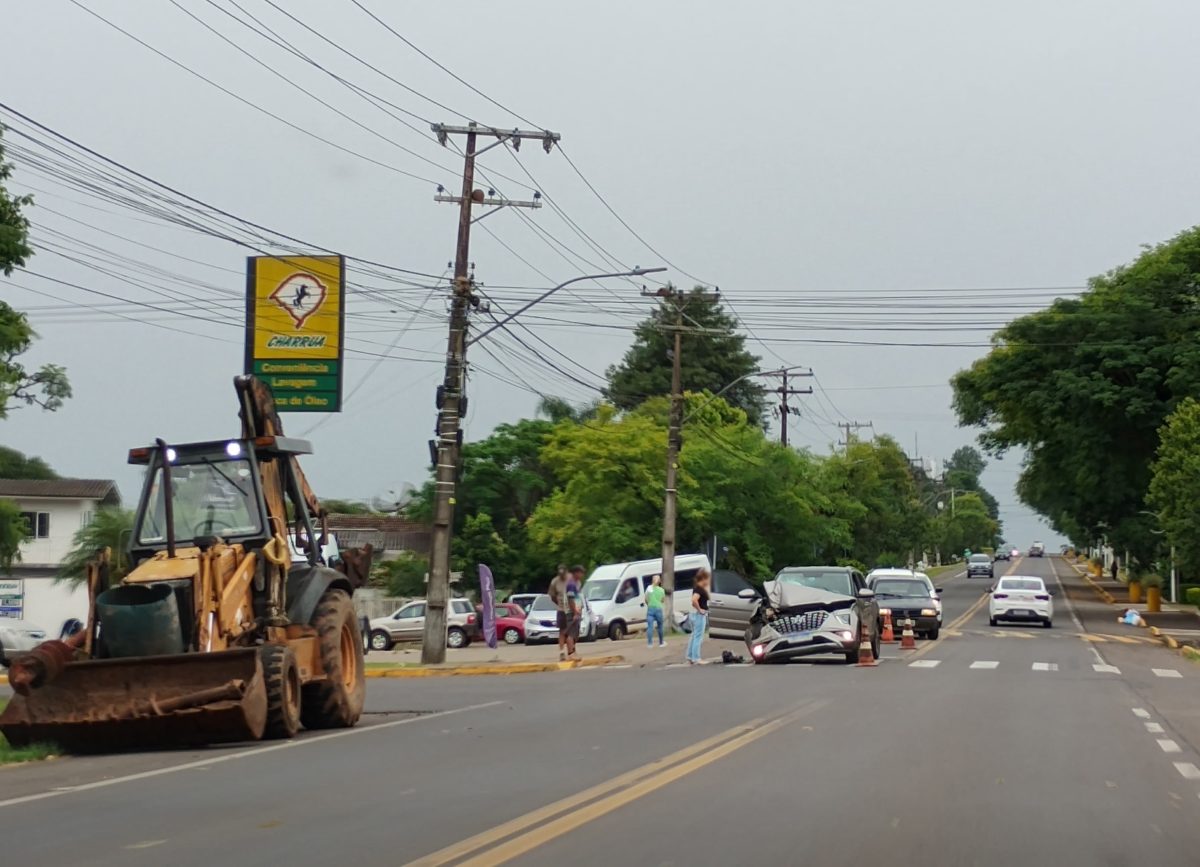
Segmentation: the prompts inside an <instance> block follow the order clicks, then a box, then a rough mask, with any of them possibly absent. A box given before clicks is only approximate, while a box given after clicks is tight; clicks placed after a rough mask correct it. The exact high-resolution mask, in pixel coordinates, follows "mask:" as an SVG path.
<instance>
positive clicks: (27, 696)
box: [0, 376, 372, 751]
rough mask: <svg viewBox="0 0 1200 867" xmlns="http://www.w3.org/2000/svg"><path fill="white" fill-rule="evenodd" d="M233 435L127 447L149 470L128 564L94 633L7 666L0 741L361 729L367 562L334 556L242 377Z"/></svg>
mask: <svg viewBox="0 0 1200 867" xmlns="http://www.w3.org/2000/svg"><path fill="white" fill-rule="evenodd" d="M234 385H235V387H236V389H237V394H238V400H239V403H240V415H241V419H242V431H241V436H239V437H238V438H236V439H229V440H218V441H214V442H201V443H190V444H187V445H182V444H168V443H166V442H164V441H162V440H158V441H157V442H156V444H155V445H154V446H153V447H149V448H136V449H133V450H132V451H130V453H129V461H130V463H133V464H140V465H144V466H145V467H146V475H145V481H144V484H143V488H142V494H141V499H140V501H139V503H138V508H137V517H136V520H135V523H134V529H133V533H132V537H131V539H130V542H129V553H130V558H131V559H130V562H131V563H134V564H136V565H135V566H134V568H133V569H132V570H131V571H130V572H129V574H128V575H126V576H125V578H124V579H123V580H121V581H120V582H119V583H117V584H113V583H112V582H111V581H110V580H109V562H110V559H109V558H110V556H111V555H110V553H109V552H108V551H104V552H101V554H100V555H99V556H98V557H97V559H96V560H95V561H94V562H93V563H91V564H90V565H89V567H88V571H87V584H88V601H89V611H88V621H87V626H86V628H85V629H83V630H82V631H80V632H79V633H77V634H76V635H75V636H72V638H70V639H68V640H67V641H65V642H63V641H51V642H46V643H44V644H42V645H39V646H38V647H37V648H35V649H34V650H32V651H30V652H29V653H27V654H24V655H22V656H18V657H14V658H13V659H12V660H11V666H10V669H9V682H10V684H11V686H12V688H13V690H14V691H15V693H16V695H14V696H13V698H12V700H11V701H10V702H9V704H8V707H7V708H6V709H5V711H4V713H3V715H0V731H2V732H3V733H4V736H5V737H6V738H8V740H9V742H11V743H12V744H14V745H17V746H20V745H25V744H29V743H36V742H49V743H54V744H57V745H59V746H61V747H62V748H64V749H67V750H73V751H96V750H110V749H121V748H139V747H152V746H175V745H195V744H205V743H215V742H230V741H243V740H257V739H259V738H263V737H267V738H288V737H292V736H293V735H295V734H296V732H297V731H298V730H299V728H300V726H301V725H302V724H303V725H304V726H305V727H306V728H335V727H349V726H352V725H354V724H355V723H356V722H357V721H358V718H359V716H360V715H361V713H362V707H363V699H364V696H365V681H364V679H363V642H362V637H361V635H360V632H359V625H358V619H357V618H356V617H355V613H354V606H353V604H352V601H351V597H352V595H353V593H354V591H355V590H356V589H357V588H358V587H361V586H362V585H363V584H365V583H366V579H367V575H368V573H369V571H370V564H371V554H372V552H371V548H370V546H366V547H365V548H361V549H352V550H347V551H342V552H340V554H339V556H338V557H337V559H332V558H330V559H331V560H332V562H325V559H326V556H328V553H327V552H328V551H329V548H330V546H328V545H323V543H326V542H327V541H328V539H327V537H328V530H327V527H326V526H325V518H324V512H323V510H322V509H321V505H320V503H319V501H318V500H317V498H316V496H315V495H314V494H313V492H312V490H311V489H310V488H309V486H308V482H307V481H306V480H305V478H304V474H303V472H301V470H300V466H299V463H298V461H297V460H296V456H297V455H301V454H309V453H311V448H310V447H309V445H308V443H306V442H305V441H303V440H297V439H289V438H287V437H285V436H284V435H283V428H282V425H281V424H280V421H279V416H278V415H277V413H276V411H275V401H274V398H273V397H272V395H271V393H270V391H269V390H268V389H267V388H266V386H265V385H264V384H263V383H261V382H259V381H258V380H256V379H255V378H254V377H252V376H239V377H237V378H236V379H235V380H234Z"/></svg>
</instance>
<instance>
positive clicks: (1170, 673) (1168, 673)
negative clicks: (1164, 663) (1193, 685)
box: [1150, 668, 1183, 677]
mask: <svg viewBox="0 0 1200 867" xmlns="http://www.w3.org/2000/svg"><path fill="white" fill-rule="evenodd" d="M1150 670H1151V671H1153V672H1154V673H1155V674H1157V675H1158V676H1159V677H1183V675H1182V674H1180V673H1179V672H1178V671H1176V670H1175V669H1173V668H1152V669H1150Z"/></svg>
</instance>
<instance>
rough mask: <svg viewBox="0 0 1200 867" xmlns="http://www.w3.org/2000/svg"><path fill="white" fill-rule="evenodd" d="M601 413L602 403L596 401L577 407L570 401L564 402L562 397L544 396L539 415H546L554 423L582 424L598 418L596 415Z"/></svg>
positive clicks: (539, 405) (540, 403)
mask: <svg viewBox="0 0 1200 867" xmlns="http://www.w3.org/2000/svg"><path fill="white" fill-rule="evenodd" d="M599 411H600V401H598V400H594V401H592V402H591V403H586V404H583V405H582V406H579V407H576V406H574V405H573V404H571V403H570V402H569V401H566V400H563V398H561V397H547V396H543V397H542V399H541V401H539V402H538V415H544V416H545V417H546V418H548V419H550V421H552V422H554V423H556V424H557V423H558V422H560V421H573V422H575V423H576V424H582V423H583V422H585V421H591V420H592V419H594V418H595V417H596V413H598V412H599Z"/></svg>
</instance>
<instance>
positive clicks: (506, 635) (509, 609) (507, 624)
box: [475, 602, 526, 644]
mask: <svg viewBox="0 0 1200 867" xmlns="http://www.w3.org/2000/svg"><path fill="white" fill-rule="evenodd" d="M475 610H476V611H477V612H478V613H479V617H478V618H477V619H478V621H479V630H480V635H481V636H482V634H483V606H482V605H476V606H475ZM525 616H526V615H525V609H524V608H522V607H521V606H520V605H517V604H516V603H515V602H497V603H496V640H497V641H503V642H504V643H505V644H521V643H523V642H524V641H525Z"/></svg>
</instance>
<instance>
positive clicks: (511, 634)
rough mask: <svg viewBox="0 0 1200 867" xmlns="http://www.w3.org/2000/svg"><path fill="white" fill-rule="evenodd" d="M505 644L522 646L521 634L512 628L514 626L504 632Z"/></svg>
mask: <svg viewBox="0 0 1200 867" xmlns="http://www.w3.org/2000/svg"><path fill="white" fill-rule="evenodd" d="M504 643H505V644H520V643H521V633H520V632H518V631H517V630H516V628H515V627H512V626H510V627H508V629H506V630H504Z"/></svg>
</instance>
